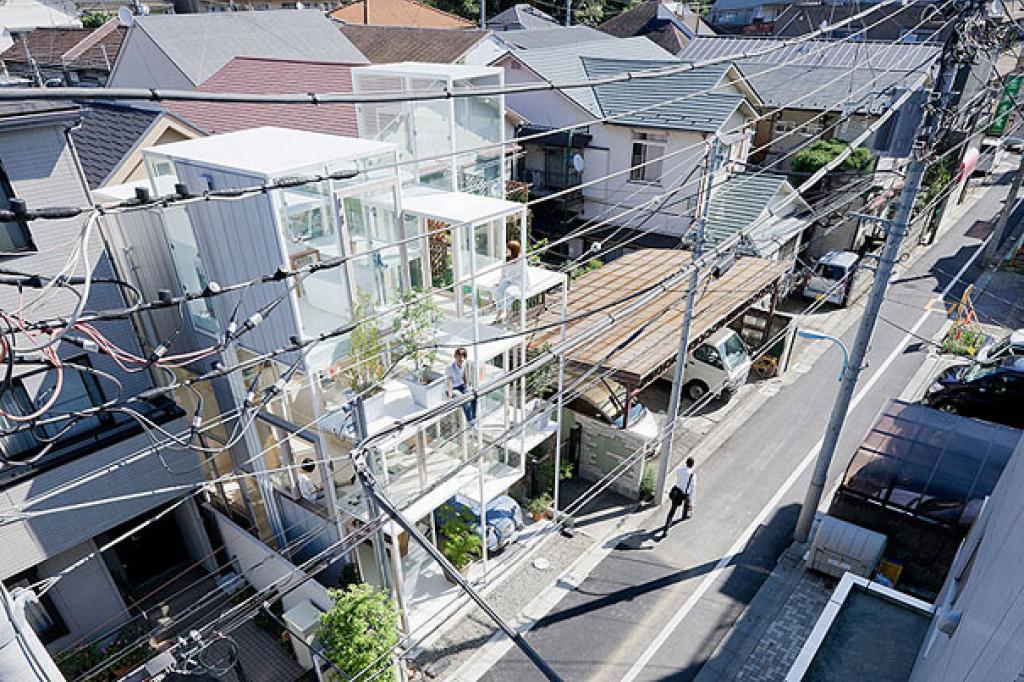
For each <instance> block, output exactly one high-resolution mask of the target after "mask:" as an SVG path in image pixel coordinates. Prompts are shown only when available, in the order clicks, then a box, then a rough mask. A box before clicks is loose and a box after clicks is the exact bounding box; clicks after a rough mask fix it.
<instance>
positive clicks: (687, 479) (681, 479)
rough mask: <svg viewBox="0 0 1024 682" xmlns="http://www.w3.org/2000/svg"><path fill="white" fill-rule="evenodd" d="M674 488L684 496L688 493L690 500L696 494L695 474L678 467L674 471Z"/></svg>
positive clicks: (687, 468) (691, 470)
mask: <svg viewBox="0 0 1024 682" xmlns="http://www.w3.org/2000/svg"><path fill="white" fill-rule="evenodd" d="M676 487H677V488H679V489H680V490H682V491H683V493H684V494H686V493H689V495H690V497H691V498H692V497H694V496H695V494H696V492H697V473H696V472H695V471H694V470H693V469H691V468H689V467H685V466H682V467H679V468H678V469H676Z"/></svg>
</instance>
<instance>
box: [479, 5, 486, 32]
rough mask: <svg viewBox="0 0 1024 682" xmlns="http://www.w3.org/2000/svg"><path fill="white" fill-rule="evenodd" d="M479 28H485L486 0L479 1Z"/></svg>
mask: <svg viewBox="0 0 1024 682" xmlns="http://www.w3.org/2000/svg"><path fill="white" fill-rule="evenodd" d="M480 28H487V0H480Z"/></svg>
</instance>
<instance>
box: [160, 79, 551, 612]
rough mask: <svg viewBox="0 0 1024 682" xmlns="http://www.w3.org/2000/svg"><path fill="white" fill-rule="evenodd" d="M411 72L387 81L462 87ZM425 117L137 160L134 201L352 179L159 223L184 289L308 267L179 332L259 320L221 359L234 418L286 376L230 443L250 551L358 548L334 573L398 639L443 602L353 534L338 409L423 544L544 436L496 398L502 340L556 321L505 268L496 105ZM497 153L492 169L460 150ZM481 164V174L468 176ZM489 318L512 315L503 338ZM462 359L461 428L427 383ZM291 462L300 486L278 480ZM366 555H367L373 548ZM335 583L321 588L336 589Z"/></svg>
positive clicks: (545, 277)
mask: <svg viewBox="0 0 1024 682" xmlns="http://www.w3.org/2000/svg"><path fill="white" fill-rule="evenodd" d="M399 66H405V65H396V66H392V67H390V68H389V70H388V71H387V77H388V78H392V77H398V76H395V73H396V69H397V68H398V67H399ZM414 67H415V68H413V67H409V69H410V75H408V76H407V77H406V76H402V77H400V78H402V79H404V80H405V81H406V82H410V81H415V80H416V79H418V78H419V77H420V76H421V75H423V74H429V73H434V72H436V73H435V76H436V74H437V73H442V72H443V71H444V70H445V69H450V70H456V71H458V70H460V69H458V68H456V67H443V68H441V67H436V68H435V67H434V66H433V65H414ZM375 69H376V67H368V68H367V69H366V71H375ZM362 71H364V70H363V69H356V70H354V72H358V76H357V79H356V80H357V82H358V87H360V88H363V87H364V86H365V85H366V84H367V80H366V79H365V78H364V77H363V73H362ZM471 71H472V73H477V72H481V71H484V72H487V71H489V70H486V69H484V70H481V69H477V68H475V67H474V68H473V69H472V70H471ZM467 73H469V72H468V71H467ZM378 75H380V76H381V77H382V78H383V76H384V73H383V71H382V73H381V74H376V73H374V77H377V76H378ZM495 78H497V80H496V81H495V80H494V79H495ZM474 79H478V80H480V82H483V83H485V84H488V85H489V84H493V83H495V82H497V83H500V72H499V74H491V73H481V74H479V75H474V76H472V77H471V78H467V79H466V82H477V81H475V80H474ZM442 80H444V79H442ZM455 80H456V79H454V78H453V77H451V76H449V77H447V80H444V82H445V83H447V84H448V85H447V86H446V87H457V85H456V84H455ZM417 82H418V81H417ZM431 82H432V83H436V82H437V81H436V79H435V80H434V81H431ZM460 82H461V81H460ZM417 87H418V86H417ZM442 103H443V106H444V107H445V110H441V109H440V108H439V107H437V106H436V105H437V103H436V102H425V103H416V104H417V106H409V107H406V108H405V110H404V114H403V115H405V116H406V117H407V119H408V120H409V121H411V122H415V123H416V127H413V125H412V123H410V124H409V127H408V129H407V130H406V131H404V132H402V131H401V129H402V125H401V124H399V123H395V122H394V120H393V121H392V123H393V125H383V126H382V127H381V128H380V129H379V130H378V131H377V133H378V135H377V136H378V137H380V138H381V139H380V140H375V139H368V138H369V137H370V136H369V135H367V139H352V138H343V137H336V136H330V135H323V134H319V133H311V132H303V131H296V130H286V129H281V128H258V129H251V130H245V131H240V132H236V133H228V134H224V135H216V136H212V137H208V138H202V139H197V140H191V141H186V142H179V143H173V144H168V145H162V146H160V147H157V148H153V149H149V150H145V151H144V158H145V161H146V167H147V171H148V173H149V174H150V179H151V183H152V185H153V186H154V188H155V189H156V190H157V191H160V192H161V193H166V192H167V191H168V190H167V188H168V187H172V186H173V185H174V184H176V183H180V184H184V185H185V186H186V187H187V189H188V191H189V192H190V193H201V192H203V191H206V190H219V189H227V188H237V187H245V186H252V185H260V184H271V183H277V182H280V181H282V180H288V179H297V178H309V177H312V176H325V175H328V174H339V173H341V172H344V171H348V172H350V173H351V177H344V178H339V179H324V180H322V181H319V182H315V183H305V184H296V185H295V186H292V187H288V188H280V189H272V190H269V191H267V192H261V193H255V194H253V195H251V196H246V197H244V198H239V199H237V200H234V201H199V202H194V203H191V204H187V205H184V206H176V207H168V208H164V209H163V210H162V211H161V220H162V222H163V232H164V235H165V239H166V243H167V246H168V247H169V253H170V260H171V261H172V263H173V270H174V272H175V276H176V279H177V282H178V286H179V288H180V289H181V290H182V291H186V292H199V291H203V290H204V289H206V288H207V287H210V286H211V283H221V284H229V283H235V282H240V281H245V280H248V279H251V278H253V277H257V276H260V275H266V274H268V273H274V272H276V271H279V270H280V271H283V272H295V271H296V270H300V269H302V268H306V269H308V268H309V267H312V266H316V265H318V264H319V266H320V268H319V269H317V270H316V271H315V272H313V273H309V272H306V271H303V273H302V274H300V275H297V276H292V277H288V278H286V279H284V280H283V281H280V282H273V283H268V284H263V285H260V286H256V287H251V288H249V289H247V290H246V291H245V292H244V293H243V294H241V295H240V296H239V295H235V294H231V295H226V296H219V297H215V298H210V299H203V300H198V301H193V302H192V303H191V304H190V307H189V308H188V313H189V315H188V317H189V320H190V324H191V328H192V332H193V333H194V335H195V337H196V339H197V343H198V344H199V345H202V344H203V343H213V342H214V341H215V340H216V339H217V338H219V337H220V336H221V335H222V334H223V333H224V332H225V330H227V329H229V328H231V327H232V326H233V325H239V324H241V323H242V322H243V321H244V320H245V319H247V318H248V317H249V316H250V315H252V314H253V313H255V312H260V313H261V314H263V315H264V318H265V319H264V320H263V322H261V323H260V324H259V325H258V326H256V327H255V328H254V329H252V330H251V331H249V332H247V333H246V334H244V335H243V336H241V337H239V338H238V339H237V342H235V343H233V344H232V347H231V348H229V349H228V350H227V351H226V352H225V353H224V356H225V357H224V360H225V363H226V364H231V363H234V362H237V361H241V362H243V363H248V364H249V365H250V366H249V367H248V368H247V369H246V370H245V371H243V372H240V373H235V374H234V375H233V376H232V377H231V384H232V393H233V398H234V401H235V403H236V405H242V404H244V402H245V400H246V397H247V396H251V395H253V394H255V395H258V394H259V390H260V389H262V388H267V387H269V386H272V385H273V384H274V383H275V382H276V381H278V379H279V378H281V377H284V378H285V379H286V384H285V390H284V392H283V395H281V396H279V397H277V398H275V399H273V400H271V401H268V402H267V403H266V404H262V405H259V406H258V410H257V411H256V415H255V417H254V426H253V428H250V429H248V430H247V431H245V432H244V433H245V439H246V440H245V444H246V446H247V450H248V452H249V453H250V461H248V462H246V466H249V467H251V469H252V471H253V472H254V473H255V474H256V479H257V480H258V481H259V488H260V492H261V493H262V503H263V510H262V511H263V513H264V514H265V517H266V523H267V525H268V526H269V532H268V534H269V535H271V536H273V537H274V538H275V539H276V541H277V544H278V545H279V546H281V545H284V544H286V543H288V542H289V541H291V540H294V539H295V538H297V537H301V536H302V535H303V534H304V533H309V532H310V530H311V529H315V528H316V527H317V526H318V525H323V524H326V527H327V528H328V530H329V532H327V533H324V534H323V537H322V539H321V540H318V541H317V542H314V543H312V544H311V545H305V546H304V555H311V554H312V553H314V552H315V551H316V550H317V549H319V548H322V547H326V546H330V545H331V544H332V543H336V542H338V541H340V540H341V539H342V538H350V537H352V536H353V535H355V536H359V534H362V535H365V536H369V537H367V538H366V541H365V542H362V543H360V544H358V545H357V546H356V547H355V548H354V550H353V552H352V557H353V558H354V559H355V560H356V561H358V564H359V568H360V572H361V574H362V576H363V578H364V579H366V580H368V581H370V582H373V583H377V584H384V583H389V584H391V585H392V586H393V587H394V588H395V594H396V597H397V598H398V600H399V603H400V605H401V606H402V607H403V608H402V613H403V621H404V624H405V625H406V627H413V626H415V625H416V624H417V623H420V622H422V620H423V619H425V618H427V617H429V616H431V615H436V614H437V613H438V610H437V609H438V604H439V602H438V601H437V600H438V599H441V598H442V597H443V596H444V595H446V594H447V595H449V596H450V592H451V589H452V588H451V586H450V584H449V583H448V582H447V581H446V580H445V579H444V577H443V575H442V573H441V571H440V570H439V569H438V568H437V567H436V566H434V565H433V562H432V561H430V560H429V556H428V555H427V554H426V552H425V551H423V550H422V549H421V548H419V547H417V546H416V545H415V543H410V542H409V539H408V538H407V537H406V536H405V534H404V533H401V532H400V531H399V529H398V528H397V526H396V525H394V524H391V523H388V524H385V525H384V527H383V533H382V534H381V535H380V536H377V535H372V534H370V533H368V532H366V530H365V529H366V526H367V524H368V522H369V520H370V519H369V512H368V510H367V504H366V500H365V497H364V493H363V490H362V488H361V487H360V486H359V485H358V483H357V482H356V480H355V476H354V470H353V468H352V466H351V464H350V460H349V453H350V451H351V449H352V447H353V445H354V443H356V442H358V441H359V440H360V438H359V437H358V435H359V434H357V433H356V426H355V422H354V420H353V418H352V405H353V404H354V396H355V395H356V394H359V395H360V396H361V398H362V400H361V403H362V405H363V406H364V408H365V417H366V433H364V434H361V435H362V436H365V437H368V438H370V441H371V443H372V447H371V448H370V450H369V452H368V458H367V461H368V463H369V465H370V468H371V471H372V473H373V474H374V477H375V479H376V481H377V482H378V484H379V489H380V491H381V492H382V493H384V494H385V495H387V496H388V497H389V499H390V500H391V501H392V502H394V503H395V505H397V507H398V508H400V509H402V510H403V514H404V516H406V518H407V519H409V520H410V521H413V522H415V523H417V525H418V526H419V527H420V528H421V529H422V530H423V531H424V533H425V534H426V535H427V537H428V538H431V539H432V541H434V542H437V541H438V529H437V528H436V527H435V517H434V514H433V512H434V510H435V509H436V508H438V507H439V506H441V505H442V504H444V503H445V502H446V501H448V500H449V499H450V498H452V497H453V496H455V495H460V496H462V497H463V498H465V499H468V500H470V501H471V502H472V503H474V504H476V505H477V507H478V508H486V504H487V503H488V502H489V501H490V500H492V499H493V498H494V497H495V496H497V495H500V494H503V493H504V492H505V491H507V490H508V488H509V487H510V486H511V485H513V484H514V483H515V482H516V481H518V480H519V479H520V478H522V476H523V475H524V473H525V458H526V453H528V452H529V451H530V450H531V449H532V448H534V447H536V446H538V445H540V444H542V443H544V442H546V441H548V440H549V439H551V438H552V437H554V436H555V434H557V433H558V432H559V430H560V419H559V415H558V414H557V412H556V413H555V414H552V410H551V409H550V407H549V406H545V405H544V404H543V403H542V401H540V400H536V399H534V397H533V396H528V395H527V391H526V379H525V378H521V379H517V380H516V381H514V382H511V383H507V384H504V385H498V383H499V382H500V380H501V379H502V377H504V376H505V375H506V373H507V372H509V371H510V369H513V368H515V367H517V366H519V365H520V364H522V363H523V362H524V359H525V358H526V338H525V335H523V334H519V333H517V332H518V330H521V329H524V328H525V327H526V324H527V316H528V314H529V309H530V308H531V305H532V304H535V303H536V302H537V301H539V300H542V299H543V297H544V296H545V295H547V296H551V295H552V294H555V297H556V298H555V300H557V295H558V294H557V293H555V292H556V291H557V292H559V293H560V294H561V301H562V304H563V305H564V301H565V288H566V286H567V278H566V276H565V275H564V274H563V273H560V272H552V271H548V270H546V269H544V268H542V267H538V266H535V265H530V264H528V263H527V259H526V258H525V249H523V253H522V254H521V255H520V256H519V258H517V259H514V260H507V259H506V254H507V249H506V247H507V245H508V243H509V242H510V241H520V243H522V244H525V243H526V237H527V235H526V209H525V206H524V204H522V203H518V202H511V201H507V200H505V199H504V198H503V197H502V195H503V186H504V178H503V175H502V170H501V167H502V164H501V162H500V159H501V147H500V142H501V135H502V132H501V131H502V116H503V107H502V104H501V100H500V98H499V99H496V100H483V101H481V102H479V103H477V104H476V105H473V106H470V107H469V108H463V106H462V105H460V106H459V107H455V103H454V102H451V101H443V102H442ZM420 105H422V109H423V110H422V111H421V106H420ZM474 107H476V108H474ZM363 113H365V112H361V115H362V114H363ZM452 116H455V117H459V116H462V118H459V119H458V120H457V121H452V120H451V117H452ZM379 118H380V120H382V121H383V120H384V118H383V117H379ZM442 123H443V125H442ZM463 123H465V124H466V125H462V124H463ZM427 126H432V128H430V130H432V131H438V130H442V131H448V137H447V138H445V140H447V142H445V143H444V144H442V145H437V144H435V143H436V140H434V141H432V142H430V144H429V145H428V144H427V143H426V142H424V143H423V144H416V143H414V142H410V140H413V141H415V140H419V139H420V138H421V135H422V131H424V130H427V129H428V128H427ZM403 136H404V137H403ZM452 141H454V142H455V143H456V144H455V145H454V146H452V145H450V144H449V142H452ZM495 141H496V142H497V143H498V146H497V147H496V148H494V153H496V154H497V159H498V163H497V164H493V163H492V161H491V160H490V159H489V158H488V157H487V156H486V155H481V154H478V153H477V152H472V153H468V152H466V153H464V151H465V150H466V149H469V148H471V147H472V148H475V147H480V146H483V145H487V144H489V145H491V147H494V145H493V142H495ZM429 155H434V156H439V157H440V158H439V165H430V164H427V163H419V162H417V164H409V163H405V162H406V161H409V160H411V159H420V158H423V157H425V156H429ZM491 166H493V167H494V169H496V170H494V171H493V173H494V175H493V176H492V175H488V173H491V172H492V171H489V170H485V169H486V168H490V167H491ZM410 168H413V169H414V170H412V171H410V170H409V169H410ZM480 178H484V180H483V181H481V180H480ZM460 187H461V188H460ZM467 189H472V190H475V191H472V192H470V191H465V190H467ZM496 304H501V305H502V307H503V309H507V310H508V312H507V313H506V314H505V315H504V317H503V319H502V320H501V321H500V323H495V307H496ZM410 311H411V312H410ZM417 315H419V317H417ZM423 319H428V320H429V321H430V323H429V324H427V325H419V326H418V327H417V328H416V331H415V334H413V336H414V337H415V338H414V339H413V341H414V342H415V344H418V346H420V347H422V348H421V350H420V351H416V352H413V353H411V354H410V353H409V352H403V347H402V345H401V344H400V343H398V341H397V339H399V337H400V336H401V335H402V334H403V333H404V332H403V330H404V331H405V332H408V329H409V327H410V325H413V326H416V323H417V322H418V321H421V320H423ZM300 339H301V340H304V341H310V342H311V341H316V342H315V343H310V344H309V345H307V346H306V347H305V349H304V351H303V352H302V353H296V352H290V353H285V354H282V355H277V356H275V357H274V358H272V359H269V358H268V359H264V356H265V355H266V354H269V353H274V352H275V351H277V350H278V349H281V348H286V347H289V346H290V345H292V344H293V342H294V341H295V340H300ZM407 345H408V344H407ZM458 347H464V348H466V349H467V351H468V363H469V364H468V367H469V368H470V371H468V372H467V373H466V374H467V384H468V386H469V388H470V389H480V390H479V396H480V397H479V400H478V401H477V418H476V420H475V422H474V423H472V424H471V423H469V422H468V421H467V419H466V414H465V412H464V410H463V409H462V408H461V407H459V406H458V405H452V406H451V407H450V408H446V407H444V405H445V404H446V401H448V397H447V395H446V394H447V391H446V388H447V387H446V386H445V383H444V379H443V376H444V372H445V367H446V365H447V364H448V363H450V362H451V360H452V354H453V352H454V350H455V349H456V348H458ZM412 356H415V357H412ZM438 377H441V378H440V379H438ZM489 385H493V389H492V390H487V387H488V386H489ZM555 440H557V439H555ZM306 460H309V462H308V466H309V467H310V468H312V472H311V473H309V474H307V473H306V472H304V471H302V470H301V469H299V468H298V467H297V466H296V465H301V464H302V463H303V462H305V461H306ZM302 477H307V480H306V481H303V480H300V479H302ZM309 477H311V478H312V480H313V482H314V485H313V487H314V488H315V490H314V491H313V492H310V490H309V488H310V486H309V484H308V478H309ZM304 488H305V490H304ZM304 493H305V494H304ZM482 535H483V540H484V542H483V544H484V547H485V548H486V545H487V542H486V540H487V537H486V532H485V531H484V532H482ZM380 541H383V543H384V544H385V547H384V548H383V549H384V550H385V551H384V552H380V551H378V549H380V548H375V547H374V546H373V543H374V542H380ZM396 548H397V551H394V550H395V549H396ZM304 555H300V556H296V557H293V559H294V560H296V561H298V560H301V559H302V558H304ZM381 557H386V559H385V562H384V563H385V565H381V561H380V558H381ZM486 564H487V556H486V550H485V552H484V561H483V562H482V563H481V564H480V565H479V566H478V567H477V568H475V569H474V570H476V571H478V572H479V571H483V572H486ZM340 565H341V564H340V563H339V564H338V565H337V566H336V567H334V568H333V569H332V570H329V571H327V572H325V574H326V575H327V576H330V575H331V574H332V572H333V573H335V574H336V573H338V572H340Z"/></svg>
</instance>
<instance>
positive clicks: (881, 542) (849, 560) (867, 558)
mask: <svg viewBox="0 0 1024 682" xmlns="http://www.w3.org/2000/svg"><path fill="white" fill-rule="evenodd" d="M885 543H886V537H885V536H884V535H882V534H881V533H876V532H875V531H873V530H868V529H867V528H861V527H860V526H856V525H854V524H852V523H847V522H846V521H842V520H840V519H837V518H835V517H834V516H824V517H822V519H821V523H820V524H818V531H817V532H816V533H815V534H814V540H813V541H812V542H811V551H810V554H809V556H808V559H807V566H808V568H810V569H811V570H814V571H818V572H819V573H824V574H825V575H830V576H832V577H835V578H842V577H843V574H844V573H847V572H849V573H853V574H855V575H859V576H861V577H863V578H870V577H871V576H872V574H874V572H875V568H877V567H878V562H879V561H881V559H882V553H883V552H884V551H885Z"/></svg>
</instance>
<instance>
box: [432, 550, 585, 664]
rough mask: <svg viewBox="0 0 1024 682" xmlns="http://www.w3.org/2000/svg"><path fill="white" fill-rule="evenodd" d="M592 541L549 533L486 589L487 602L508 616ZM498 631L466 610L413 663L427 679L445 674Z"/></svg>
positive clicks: (482, 617)
mask: <svg viewBox="0 0 1024 682" xmlns="http://www.w3.org/2000/svg"><path fill="white" fill-rule="evenodd" d="M594 542H595V538H593V537H591V536H589V535H587V534H585V533H583V532H578V533H576V535H575V537H572V538H565V537H562V536H561V535H557V534H554V535H549V536H548V537H547V538H546V539H545V540H543V544H542V545H541V546H540V548H539V549H537V551H536V552H535V553H534V554H533V556H532V557H531V558H530V559H529V561H528V562H526V563H525V564H524V565H522V566H518V567H516V568H515V569H514V573H513V575H511V576H509V577H508V578H507V579H506V580H505V581H504V582H503V583H501V584H500V585H498V586H497V587H496V588H494V590H493V591H491V592H489V593H487V595H486V598H487V602H488V603H489V604H490V605H491V607H492V608H493V609H494V610H495V611H497V613H498V614H499V615H500V616H501V617H502V618H504V619H506V620H511V619H512V618H514V617H515V616H516V614H518V613H519V612H520V611H521V610H522V609H523V608H524V607H525V606H526V605H527V604H528V603H529V602H530V601H531V600H532V599H533V598H534V597H536V596H537V595H538V594H540V592H541V591H542V590H544V589H545V588H546V587H547V586H548V585H550V584H551V583H552V581H554V579H555V578H556V577H557V576H558V575H560V574H561V573H562V572H563V571H564V570H565V569H567V568H568V567H569V566H570V565H571V564H572V563H573V562H574V561H575V560H576V559H577V558H579V557H580V556H582V555H583V553H584V552H586V551H587V549H589V548H590V547H591V546H592V545H593V544H594ZM537 559H544V560H546V561H547V564H548V565H547V566H545V567H544V569H543V570H540V569H538V568H537V567H536V566H535V565H534V564H535V562H536V561H537ZM497 631H498V627H497V626H496V625H495V624H494V622H493V621H491V620H490V618H488V617H487V615H486V614H485V613H484V612H483V611H481V610H480V609H475V610H473V611H471V612H470V613H468V614H467V615H466V616H465V617H463V618H462V619H461V621H460V622H459V623H458V624H457V625H455V626H454V627H453V628H452V629H450V630H449V631H448V632H446V633H445V634H443V635H441V636H440V637H439V638H438V639H437V640H436V641H434V642H432V643H431V645H430V646H429V647H427V648H426V649H424V650H423V651H421V652H420V653H419V655H418V656H416V658H415V659H413V665H414V666H415V667H416V668H417V669H419V670H422V671H423V673H424V674H425V676H426V677H427V678H428V679H433V678H441V677H444V676H445V675H446V674H448V673H449V672H451V671H453V670H456V669H458V667H459V666H460V665H462V664H463V663H464V662H465V661H466V660H467V659H468V658H469V657H470V656H472V655H473V653H474V652H475V651H476V650H477V649H478V648H479V647H481V646H483V645H484V643H486V642H487V640H489V639H490V638H491V636H492V635H494V633H496V632H497Z"/></svg>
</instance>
